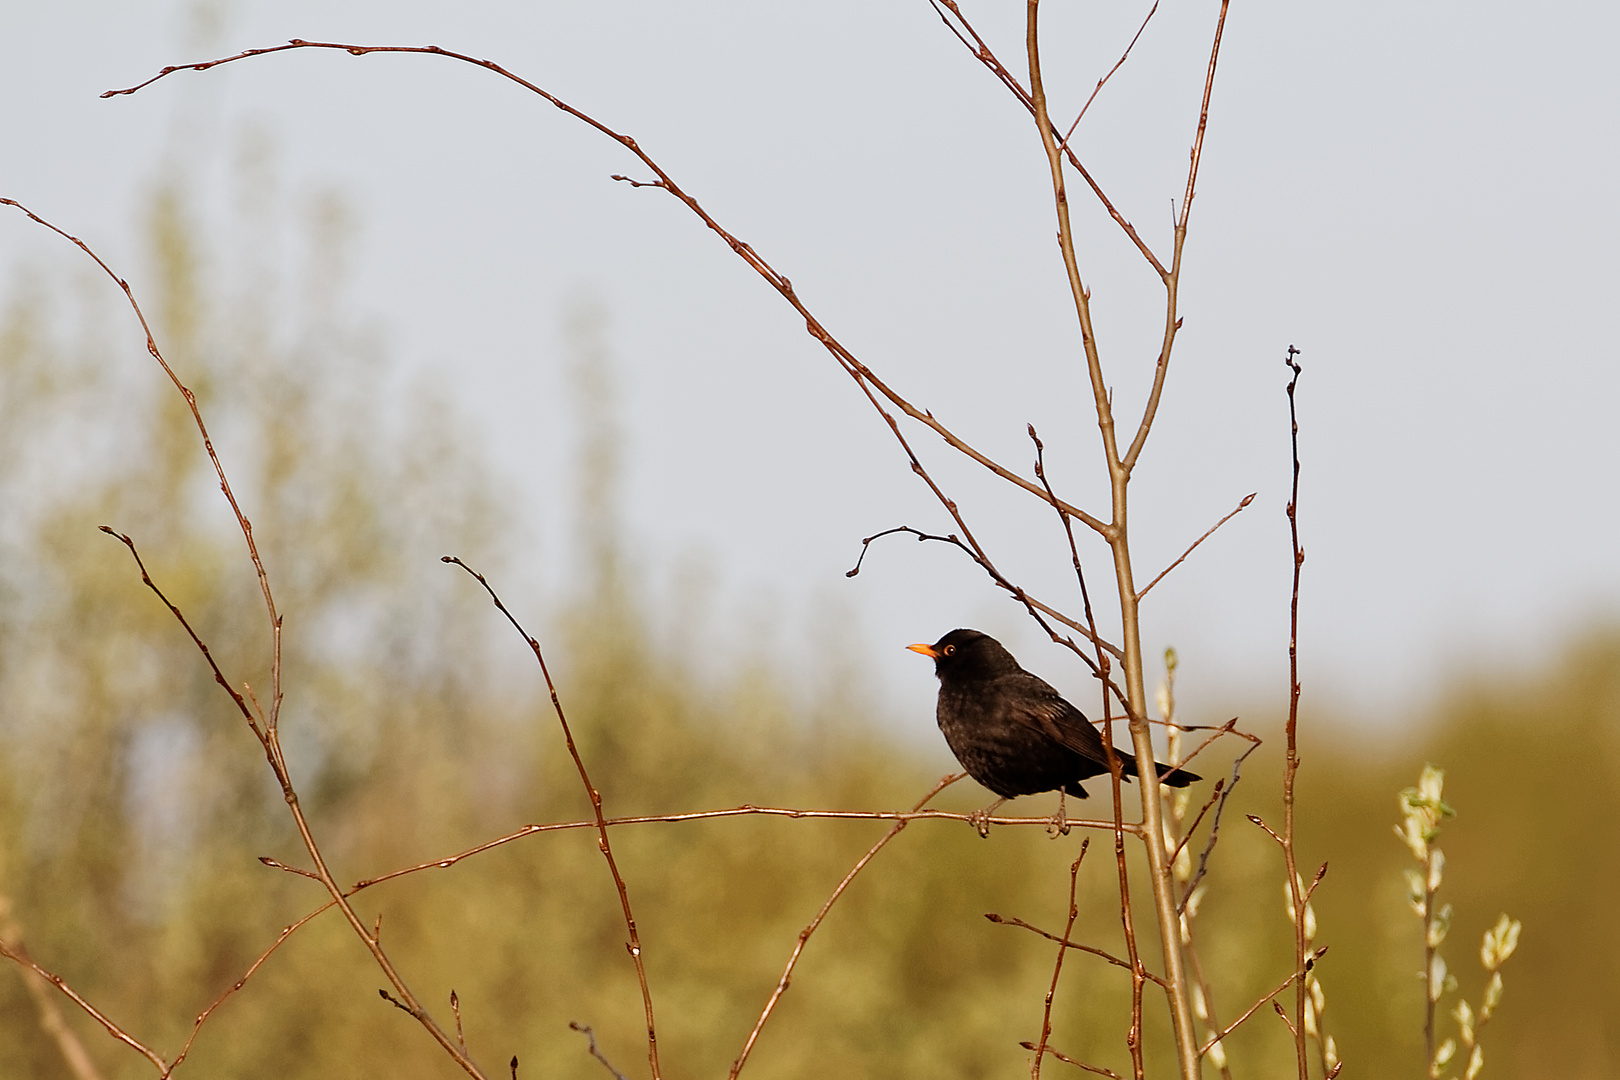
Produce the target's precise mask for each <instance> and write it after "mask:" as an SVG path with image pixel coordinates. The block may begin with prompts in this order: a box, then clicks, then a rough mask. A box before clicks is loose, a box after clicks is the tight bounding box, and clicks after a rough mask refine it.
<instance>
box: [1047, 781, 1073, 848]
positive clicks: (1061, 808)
mask: <svg viewBox="0 0 1620 1080" xmlns="http://www.w3.org/2000/svg"><path fill="white" fill-rule="evenodd" d="M1046 835H1047V836H1050V837H1051V838H1052V839H1054V840H1056V839H1057V838H1058V837H1060V836H1068V835H1069V804H1068V801H1067V800H1066V799H1065V798H1064V795H1063V792H1061V791H1059V792H1058V808H1057V813H1055V814H1053V815H1052V820H1051V821H1049V822H1047V823H1046Z"/></svg>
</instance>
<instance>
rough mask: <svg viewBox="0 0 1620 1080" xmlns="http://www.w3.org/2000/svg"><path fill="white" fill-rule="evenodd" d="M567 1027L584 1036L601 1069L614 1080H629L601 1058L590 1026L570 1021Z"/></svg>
mask: <svg viewBox="0 0 1620 1080" xmlns="http://www.w3.org/2000/svg"><path fill="white" fill-rule="evenodd" d="M568 1026H569V1027H570V1028H572V1029H573V1030H575V1031H577V1032H579V1033H580V1034H581V1035H583V1036H585V1043H586V1046H587V1047H588V1048H589V1049H590V1052H591V1057H593V1058H595V1059H596V1060H597V1061H600V1062H601V1063H602V1067H603V1068H604V1069H606V1070H607V1071H608V1072H610V1073H612V1074H613V1076H614V1080H629V1078H628V1077H626V1076H625V1075H624V1073H622V1072H620V1071H619V1070H618V1069H616V1068H614V1066H613V1062H611V1061H609V1060H608V1059H607V1058H606V1057H604V1056H603V1054H602V1051H601V1048H600V1047H598V1046H597V1045H596V1032H595V1031H593V1030H592V1029H591V1025H589V1024H581V1023H579V1022H578V1021H576V1020H570V1021H568ZM512 1062H513V1067H514V1068H516V1063H517V1059H516V1058H513V1059H512Z"/></svg>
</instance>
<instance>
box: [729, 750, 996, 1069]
mask: <svg viewBox="0 0 1620 1080" xmlns="http://www.w3.org/2000/svg"><path fill="white" fill-rule="evenodd" d="M963 775H964V774H962V773H952V774H950V775H948V776H943V777H941V778H940V780H939V783H937V784H935V785H934V786H933V788H932V789H931V790H930V791H929V792H928V794H926V795H924V796H923V797H922V798H921V799H919V800H917V804H916V805H915V806H914V807H912V809H913V811H916V810H921V809H922V808H923V807H924V806H927V805H928V803H929V802H930V801H932V800H933V798H934V796H935V795H938V794H939V793H940V792H941V791H944V790H945V789H946V788H947V787H949V786H950V785H952V784H954V783H956V782H957V781H958V780H960V779H962V776H963ZM907 824H908V822H906V821H904V820H901V821H897V822H895V823H894V825H893V827H891V828H890V829H889V831H888V832H886V833H884V834H883V836H882V837H881V838H879V840H878V842H877V843H875V844H873V845H872V846H871V847H870V848H868V849H867V851H866V854H865V855H862V856H861V857H860V858H859V859H857V860H856V862H855V865H854V866H852V867H850V869H849V873H847V874H845V875H844V878H843V880H842V881H840V882H839V883H838V885H837V887H836V888H834V889H833V891H832V895H831V896H829V897H827V902H826V903H824V904H822V905H821V910H820V911H818V912H816V917H815V918H813V919H811V920H810V922H809V924H808V925H806V926H805V928H804V929H803V930H800V931H799V939H798V941H796V942H795V943H794V945H793V952H792V953H791V954H789V956H788V962H787V966H785V967H784V968H783V969H782V977H781V978H780V979H778V980H777V983H776V989H774V990H772V991H771V996H770V997H769V998H768V999H767V1000H766V1002H765V1007H764V1008H763V1009H761V1010H760V1013H759V1019H758V1020H756V1021H754V1027H753V1030H751V1031H750V1032H749V1033H748V1038H747V1039H746V1040H745V1041H744V1042H743V1048H742V1051H741V1052H740V1053H739V1054H738V1055H737V1060H736V1061H734V1062H732V1063H731V1071H730V1072H729V1073H727V1074H726V1077H727V1080H737V1074H738V1073H740V1072H742V1070H743V1066H744V1065H745V1064H747V1063H748V1055H749V1054H751V1053H752V1052H753V1050H754V1043H755V1042H757V1041H758V1040H759V1033H760V1032H761V1031H762V1030H764V1028H765V1024H766V1022H767V1021H768V1020H770V1018H771V1013H772V1012H774V1011H775V1009H776V1003H777V1002H778V1001H781V1000H782V995H783V994H785V993H787V988H788V983H789V982H790V981H791V980H792V977H793V969H794V967H795V966H796V965H797V964H798V962H799V957H800V956H801V955H802V954H803V953H804V947H805V944H806V943H807V942H809V940H810V935H811V934H814V933H815V932H816V928H817V927H819V926H820V925H821V921H822V920H823V919H825V918H826V917H827V912H829V911H831V910H832V906H833V905H834V904H836V903H837V902H838V898H839V897H841V896H843V895H844V890H845V889H847V888H849V883H850V882H852V881H854V880H855V875H857V874H859V873H860V872H861V871H862V870H864V869H866V864H867V863H869V862H871V861H872V859H873V858H874V857H875V856H876V855H877V853H878V852H880V851H882V850H883V849H884V848H885V847H886V846H887V845H888V843H889V841H890V840H893V839H894V838H895V837H897V836H899V835H900V833H901V832H902V831H903V830H904V829H905V827H906V825H907Z"/></svg>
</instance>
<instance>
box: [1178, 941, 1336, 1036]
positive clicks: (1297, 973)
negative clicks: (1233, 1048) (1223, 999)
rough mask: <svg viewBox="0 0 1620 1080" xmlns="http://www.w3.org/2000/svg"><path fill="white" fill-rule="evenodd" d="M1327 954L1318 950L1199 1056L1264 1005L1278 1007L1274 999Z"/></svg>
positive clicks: (1322, 950) (1232, 1023) (1284, 1016)
mask: <svg viewBox="0 0 1620 1080" xmlns="http://www.w3.org/2000/svg"><path fill="white" fill-rule="evenodd" d="M1326 952H1327V947H1326V946H1324V947H1322V948H1320V949H1317V950H1316V952H1315V953H1313V954H1311V955H1310V956H1309V957H1307V958H1306V961H1305V963H1304V964H1302V965H1301V966H1300V967H1299V969H1298V970H1296V971H1295V972H1294V973H1293V974H1292V975H1290V976H1288V978H1286V979H1284V980H1283V981H1282V982H1280V983H1278V984H1277V986H1276V988H1275V989H1274V990H1272V991H1271V993H1269V994H1265V995H1262V996H1261V998H1260V1000H1258V1001H1256V1002H1255V1003H1254V1004H1253V1005H1250V1006H1249V1007H1248V1008H1247V1009H1245V1010H1243V1015H1242V1016H1239V1017H1238V1018H1237V1019H1236V1020H1234V1021H1232V1022H1231V1023H1230V1024H1227V1025H1226V1026H1225V1027H1224V1028H1222V1029H1221V1030H1220V1031H1218V1032H1216V1033H1215V1034H1214V1035H1213V1036H1211V1037H1210V1039H1209V1041H1208V1042H1206V1043H1204V1045H1203V1046H1201V1047H1199V1049H1198V1056H1199V1057H1203V1056H1204V1055H1205V1054H1207V1053H1209V1048H1210V1047H1212V1046H1214V1045H1215V1044H1216V1043H1218V1042H1220V1041H1221V1040H1222V1039H1224V1038H1226V1037H1227V1036H1228V1035H1230V1034H1232V1032H1234V1031H1236V1030H1237V1029H1238V1027H1239V1025H1241V1024H1242V1023H1243V1022H1244V1021H1245V1020H1247V1019H1248V1018H1249V1017H1251V1016H1253V1015H1254V1014H1255V1012H1256V1011H1257V1010H1259V1008H1260V1007H1261V1006H1262V1005H1264V1004H1265V1003H1266V1002H1268V1001H1271V1003H1272V1004H1273V1005H1276V1004H1277V1003H1276V1002H1275V1001H1272V999H1273V998H1275V997H1276V996H1277V995H1278V994H1280V993H1282V992H1283V991H1284V990H1286V989H1288V987H1289V986H1290V985H1292V984H1293V983H1294V982H1296V981H1297V980H1299V979H1303V978H1304V977H1305V975H1306V973H1307V972H1309V971H1310V970H1311V967H1312V966H1313V965H1315V963H1316V961H1317V960H1318V959H1320V958H1321V957H1322V955H1323V954H1324V953H1326ZM1278 1008H1279V1009H1280V1008H1281V1006H1278ZM1283 1019H1284V1020H1287V1019H1288V1016H1287V1014H1286V1013H1284V1014H1283ZM1288 1026H1289V1027H1290V1028H1292V1027H1293V1025H1292V1024H1289V1025H1288Z"/></svg>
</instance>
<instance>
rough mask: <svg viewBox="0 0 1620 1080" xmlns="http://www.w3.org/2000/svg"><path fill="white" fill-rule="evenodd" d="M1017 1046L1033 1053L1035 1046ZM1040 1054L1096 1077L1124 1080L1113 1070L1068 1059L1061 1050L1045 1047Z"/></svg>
mask: <svg viewBox="0 0 1620 1080" xmlns="http://www.w3.org/2000/svg"><path fill="white" fill-rule="evenodd" d="M1018 1045H1019V1046H1022V1047H1023V1048H1024V1049H1025V1050H1030V1051H1033V1050H1034V1049H1035V1044H1034V1043H1032V1042H1021V1043H1019V1044H1018ZM1042 1053H1045V1054H1050V1055H1052V1056H1053V1057H1055V1058H1057V1059H1058V1060H1059V1061H1061V1062H1063V1063H1064V1064H1065V1065H1073V1066H1074V1067H1075V1068H1077V1069H1084V1070H1085V1071H1086V1072H1091V1073H1096V1074H1097V1075H1098V1076H1109V1077H1112V1078H1113V1080H1125V1078H1124V1077H1123V1076H1121V1075H1119V1073H1117V1072H1115V1071H1114V1070H1113V1069H1105V1068H1103V1067H1102V1066H1101V1065H1087V1064H1086V1063H1085V1062H1083V1061H1079V1060H1076V1059H1075V1058H1072V1057H1070V1056H1069V1055H1068V1054H1065V1053H1063V1052H1062V1051H1061V1050H1054V1049H1053V1048H1052V1047H1050V1046H1048V1047H1045V1048H1044V1049H1043V1050H1042Z"/></svg>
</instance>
